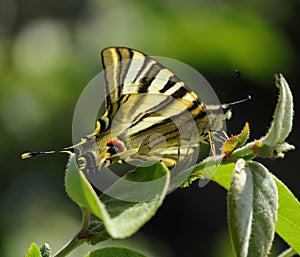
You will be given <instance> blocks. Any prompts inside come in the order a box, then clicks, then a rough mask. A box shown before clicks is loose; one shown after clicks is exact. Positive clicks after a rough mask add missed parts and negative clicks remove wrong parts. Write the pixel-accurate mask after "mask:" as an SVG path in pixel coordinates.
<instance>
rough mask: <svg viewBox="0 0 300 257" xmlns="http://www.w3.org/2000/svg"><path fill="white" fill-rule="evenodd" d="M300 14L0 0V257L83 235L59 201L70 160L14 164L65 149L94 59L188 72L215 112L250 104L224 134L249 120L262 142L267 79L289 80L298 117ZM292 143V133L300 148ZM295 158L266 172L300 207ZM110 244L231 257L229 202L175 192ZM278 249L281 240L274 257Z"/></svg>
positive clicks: (213, 189)
mask: <svg viewBox="0 0 300 257" xmlns="http://www.w3.org/2000/svg"><path fill="white" fill-rule="evenodd" d="M299 7H300V1H296V0H294V1H293V0H292V1H279V0H275V1H271V0H266V1H250V0H243V1H233V0H232V1H209V0H206V1H205V0H202V1H196V0H185V1H175V0H160V1H157V0H153V1H137V0H127V1H121V0H119V1H118V0H116V1H112V0H104V1H95V0H88V1H84V0H75V1H57V0H55V1H50V0H46V1H37V0H28V1H22V0H0V128H1V133H0V145H1V154H0V163H1V173H0V175H1V180H0V183H1V185H0V188H1V189H0V190H1V193H0V201H1V212H0V256H7V257H16V256H23V255H24V253H25V252H26V250H27V248H28V247H29V244H30V243H31V242H32V241H35V242H37V243H38V244H42V243H43V242H45V241H46V242H48V243H50V244H51V245H52V247H53V251H56V250H58V249H59V248H60V247H62V245H63V244H64V243H66V241H67V240H69V239H70V238H71V237H72V236H73V235H74V234H75V233H76V232H77V230H78V228H79V225H80V211H79V210H78V208H77V207H76V206H75V204H73V203H72V202H71V201H70V200H69V199H68V197H67V195H66V193H65V192H64V185H63V183H64V169H65V165H66V163H67V156H64V155H55V156H48V157H43V158H37V159H32V160H26V161H22V160H21V158H20V154H21V153H23V152H25V151H30V150H31V151H33V150H48V149H56V148H61V147H64V146H68V145H70V144H71V143H72V136H71V129H72V115H73V110H74V107H75V105H76V102H77V100H78V97H79V96H80V93H81V91H82V90H83V89H84V87H85V86H86V84H87V83H88V82H89V80H90V79H92V78H93V77H94V76H95V75H96V74H97V73H98V72H99V71H100V70H101V69H102V67H101V62H100V51H101V49H103V48H105V47H108V46H127V47H131V48H135V49H138V50H140V51H143V52H145V53H147V54H149V55H155V56H164V57H170V58H174V59H177V60H180V61H182V62H185V63H187V64H188V65H190V66H192V67H194V68H196V69H197V70H198V71H199V72H201V74H202V75H204V77H205V78H206V79H207V80H208V81H209V82H210V83H211V85H212V86H213V87H214V89H215V91H216V93H217V94H218V96H219V99H220V100H221V101H222V102H230V101H233V100H237V99H241V98H243V97H245V95H247V94H249V95H251V96H252V100H251V101H250V102H247V103H244V104H241V105H238V106H236V107H235V108H234V110H233V113H234V114H233V118H232V120H230V121H229V122H228V133H229V134H231V133H237V132H239V131H240V130H241V128H242V127H243V125H244V122H245V121H249V122H250V127H251V132H252V133H251V138H252V139H253V138H258V137H260V136H262V135H263V134H264V133H265V131H266V129H267V128H268V126H269V124H270V122H271V119H272V113H273V110H274V107H275V104H276V96H277V94H278V92H277V89H276V88H275V86H274V79H273V75H274V73H276V72H281V73H283V74H284V75H285V76H286V78H287V80H288V81H289V83H290V85H291V89H292V91H293V93H294V96H295V103H296V106H295V109H296V111H297V109H299V100H298V97H299V90H298V89H297V84H298V83H299V82H300V73H299V57H300V48H299V44H300V33H299V22H300V16H299V9H300V8H299ZM235 69H238V70H240V71H241V73H242V77H241V78H240V79H238V80H236V79H235V78H236V74H235V73H234V72H233V71H234V70H235ZM296 122H297V112H296V119H295V123H296ZM299 133H300V132H299V129H297V124H295V126H294V131H293V132H292V134H291V136H290V138H289V142H290V143H292V144H295V145H296V147H297V142H298V141H297V138H299ZM298 156H299V151H298V150H297V149H296V151H294V152H291V153H288V154H287V156H286V158H285V159H284V160H278V161H265V160H263V162H264V163H265V165H267V167H269V168H270V170H271V171H272V172H274V173H275V174H277V175H278V176H279V177H280V178H282V179H283V181H285V182H286V184H287V185H288V186H289V187H290V188H291V189H292V190H293V192H294V193H295V194H296V195H298V196H300V187H299V179H298V178H299V171H298V170H297V169H296V163H297V157H298ZM106 244H115V245H124V244H127V245H129V246H131V247H133V248H136V249H141V251H143V252H144V253H146V254H148V255H149V256H161V257H170V256H183V255H184V256H209V257H218V256H233V254H232V252H231V248H230V242H229V236H228V232H227V227H226V192H225V190H223V189H222V188H220V187H219V186H217V185H215V184H213V183H209V184H208V185H206V186H205V187H199V186H198V185H197V183H195V184H194V185H192V186H191V187H190V188H188V189H178V190H177V191H175V192H174V193H172V194H170V195H168V197H167V198H166V200H165V202H164V204H163V206H162V207H161V208H160V209H159V211H158V213H157V215H156V216H155V217H154V218H153V219H152V220H151V221H150V222H148V223H147V225H146V226H145V227H144V228H143V229H141V231H139V232H138V233H137V234H136V235H135V236H134V237H133V238H131V239H130V240H127V241H125V242H121V241H115V242H113V241H109V242H107V243H106ZM285 247H286V245H285V244H284V243H283V242H282V240H280V239H279V238H277V239H276V244H275V247H274V250H273V253H274V254H275V253H278V252H280V251H281V250H283V249H284V248H285ZM85 252H86V250H85V249H81V250H80V249H79V251H77V252H74V253H72V254H71V255H70V256H71V257H78V256H83V253H85Z"/></svg>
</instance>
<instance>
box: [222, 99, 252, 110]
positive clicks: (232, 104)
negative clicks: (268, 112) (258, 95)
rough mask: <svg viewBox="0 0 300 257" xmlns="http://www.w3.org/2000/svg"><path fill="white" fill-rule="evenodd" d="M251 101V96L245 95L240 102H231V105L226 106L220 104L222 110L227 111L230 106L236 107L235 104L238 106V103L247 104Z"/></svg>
mask: <svg viewBox="0 0 300 257" xmlns="http://www.w3.org/2000/svg"><path fill="white" fill-rule="evenodd" d="M249 100H251V96H250V95H247V96H246V97H245V98H244V99H242V100H238V101H235V102H232V103H227V104H222V108H223V110H228V109H230V108H231V107H232V106H234V105H236V104H240V103H244V102H247V101H249Z"/></svg>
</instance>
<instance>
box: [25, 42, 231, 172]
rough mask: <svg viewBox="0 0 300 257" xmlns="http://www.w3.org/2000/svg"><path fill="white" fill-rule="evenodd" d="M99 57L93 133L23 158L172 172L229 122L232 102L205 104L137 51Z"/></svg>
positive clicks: (86, 166)
mask: <svg viewBox="0 0 300 257" xmlns="http://www.w3.org/2000/svg"><path fill="white" fill-rule="evenodd" d="M101 55H102V63H103V66H104V69H105V70H104V74H105V82H106V102H105V108H106V112H105V114H104V115H103V116H102V117H101V118H100V119H98V120H97V122H96V129H95V131H94V132H93V133H92V134H90V135H87V136H85V137H83V138H82V139H81V142H80V143H78V144H76V145H74V146H71V147H67V148H64V149H62V150H59V151H48V152H30V153H25V154H23V155H22V158H23V159H26V158H29V157H32V156H37V155H44V154H49V153H55V152H67V153H75V154H76V158H77V162H78V165H79V167H80V169H82V170H91V171H98V170H101V169H102V168H104V167H108V166H110V165H112V164H114V163H124V162H127V163H131V162H134V161H140V162H143V161H144V160H151V159H153V158H154V159H156V160H161V161H163V162H164V163H165V164H166V166H167V167H169V168H172V167H174V166H175V165H176V164H177V163H178V161H179V160H180V158H181V159H184V158H185V157H186V156H189V155H191V154H193V153H194V152H195V151H196V149H197V148H199V144H203V143H206V144H207V143H209V142H211V139H210V134H211V132H213V131H222V130H223V124H224V120H226V119H229V118H230V115H231V112H230V110H229V109H230V106H231V104H227V105H206V104H205V103H204V102H202V101H201V100H200V98H198V96H197V95H196V94H195V93H194V92H193V91H192V90H190V89H189V88H188V87H187V86H186V85H185V83H184V82H182V81H181V80H180V79H179V78H178V77H177V76H176V75H175V74H174V73H173V72H172V71H170V70H169V69H168V68H166V67H164V66H163V65H162V64H160V63H159V62H157V61H156V60H155V59H153V58H151V57H149V56H147V55H145V54H143V53H141V52H139V51H136V50H133V49H129V48H125V47H110V48H106V49H104V50H103V51H102V53H101ZM178 124H179V125H178ZM180 127H181V128H180ZM195 133H196V135H197V136H196V138H194V139H192V140H191V137H190V136H189V135H192V134H193V135H195ZM183 134H184V135H183Z"/></svg>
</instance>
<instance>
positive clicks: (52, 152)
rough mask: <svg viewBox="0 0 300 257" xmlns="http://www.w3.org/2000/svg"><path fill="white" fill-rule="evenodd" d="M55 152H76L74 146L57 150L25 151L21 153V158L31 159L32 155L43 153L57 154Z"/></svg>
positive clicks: (41, 154)
mask: <svg viewBox="0 0 300 257" xmlns="http://www.w3.org/2000/svg"><path fill="white" fill-rule="evenodd" d="M55 153H68V154H72V153H74V146H71V147H67V148H64V149H61V150H55V151H46V152H28V153H23V154H22V155H21V158H22V159H23V160H24V159H29V158H31V157H36V156H43V155H48V154H55Z"/></svg>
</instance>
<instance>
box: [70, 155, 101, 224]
mask: <svg viewBox="0 0 300 257" xmlns="http://www.w3.org/2000/svg"><path fill="white" fill-rule="evenodd" d="M65 188H66V192H67V194H68V195H69V196H70V197H71V199H72V200H73V201H75V202H76V203H77V204H78V205H79V206H80V207H81V208H85V209H88V210H89V211H90V212H91V213H93V214H94V215H95V216H97V217H98V218H100V219H102V212H101V208H104V206H102V204H101V202H100V201H99V198H98V196H97V194H96V193H95V191H94V189H93V188H92V186H91V184H90V183H89V181H88V180H87V178H86V177H85V176H84V174H83V173H82V172H81V170H80V169H79V168H78V165H77V162H76V157H75V155H72V156H71V157H70V160H69V163H68V167H67V170H66V176H65Z"/></svg>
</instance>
